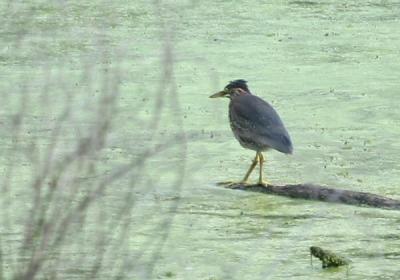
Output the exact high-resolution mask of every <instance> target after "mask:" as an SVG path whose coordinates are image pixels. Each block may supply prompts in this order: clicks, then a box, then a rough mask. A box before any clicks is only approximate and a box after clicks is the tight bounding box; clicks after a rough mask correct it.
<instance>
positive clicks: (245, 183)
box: [217, 181, 250, 189]
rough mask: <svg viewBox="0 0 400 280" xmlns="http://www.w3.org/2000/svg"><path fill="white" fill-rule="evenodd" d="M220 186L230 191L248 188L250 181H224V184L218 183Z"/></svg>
mask: <svg viewBox="0 0 400 280" xmlns="http://www.w3.org/2000/svg"><path fill="white" fill-rule="evenodd" d="M217 185H218V186H224V187H225V188H229V189H236V188H239V187H243V186H248V185H250V183H249V182H248V181H224V182H218V183H217Z"/></svg>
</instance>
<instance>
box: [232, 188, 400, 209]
mask: <svg viewBox="0 0 400 280" xmlns="http://www.w3.org/2000/svg"><path fill="white" fill-rule="evenodd" d="M230 188H232V189H238V190H245V191H252V192H260V193H265V194H275V195H280V196H286V197H291V198H300V199H307V200H317V201H325V202H333V203H342V204H350V205H357V206H370V207H375V208H384V209H393V210H400V200H396V199H392V198H388V197H384V196H380V195H377V194H372V193H367V192H357V191H350V190H344V189H334V188H328V187H324V186H318V185H313V184H294V185H283V186H274V185H268V186H263V185H258V184H255V185H243V184H240V183H239V184H236V185H233V186H230Z"/></svg>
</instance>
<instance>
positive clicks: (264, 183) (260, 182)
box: [257, 180, 270, 187]
mask: <svg viewBox="0 0 400 280" xmlns="http://www.w3.org/2000/svg"><path fill="white" fill-rule="evenodd" d="M269 184H270V183H269V182H268V181H266V180H261V181H258V183H257V185H259V186H263V187H267V186H268V185H269Z"/></svg>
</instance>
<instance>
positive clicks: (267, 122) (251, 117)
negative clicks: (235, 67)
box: [210, 80, 293, 186]
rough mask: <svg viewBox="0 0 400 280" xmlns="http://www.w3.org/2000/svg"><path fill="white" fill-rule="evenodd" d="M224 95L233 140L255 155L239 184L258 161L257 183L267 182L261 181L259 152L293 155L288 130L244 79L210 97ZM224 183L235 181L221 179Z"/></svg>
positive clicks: (273, 110) (261, 155)
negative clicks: (227, 102)
mask: <svg viewBox="0 0 400 280" xmlns="http://www.w3.org/2000/svg"><path fill="white" fill-rule="evenodd" d="M217 97H227V98H229V99H230V102H229V120H230V125H231V128H232V131H233V134H234V135H235V137H236V139H237V140H238V141H239V143H240V145H241V146H242V147H243V148H246V149H250V150H254V151H256V156H255V158H254V160H253V162H252V164H251V165H250V168H249V169H248V171H247V172H246V175H245V176H244V178H243V180H242V181H241V182H239V184H244V185H245V184H247V180H248V178H249V176H250V174H251V172H252V171H253V170H254V168H255V167H256V166H257V164H258V163H259V164H260V173H259V180H258V184H260V185H267V181H264V180H263V163H264V161H265V160H264V156H263V154H262V152H264V151H266V150H268V149H275V150H278V151H279V152H282V153H285V154H292V152H293V146H292V141H291V140H290V136H289V133H288V132H287V130H286V128H285V126H284V125H283V123H282V121H281V119H280V117H279V115H278V113H277V112H276V111H275V109H274V108H273V107H272V106H271V105H270V104H268V103H267V102H265V101H264V100H262V99H261V98H259V97H257V96H255V95H253V94H252V93H251V92H250V90H249V88H248V87H247V81H245V80H235V81H231V82H230V83H229V84H228V85H227V86H226V87H225V88H224V90H222V91H220V92H217V93H215V94H213V95H211V96H210V98H217ZM221 184H226V185H227V186H234V185H237V184H238V183H233V182H224V183H221Z"/></svg>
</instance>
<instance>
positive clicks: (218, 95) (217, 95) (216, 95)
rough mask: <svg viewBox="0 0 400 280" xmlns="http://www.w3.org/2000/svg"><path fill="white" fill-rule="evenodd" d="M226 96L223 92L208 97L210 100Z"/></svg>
mask: <svg viewBox="0 0 400 280" xmlns="http://www.w3.org/2000/svg"><path fill="white" fill-rule="evenodd" d="M226 94H227V92H226V91H225V90H223V91H220V92H217V93H214V94H213V95H211V96H210V98H217V97H224V96H225V95H226Z"/></svg>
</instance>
